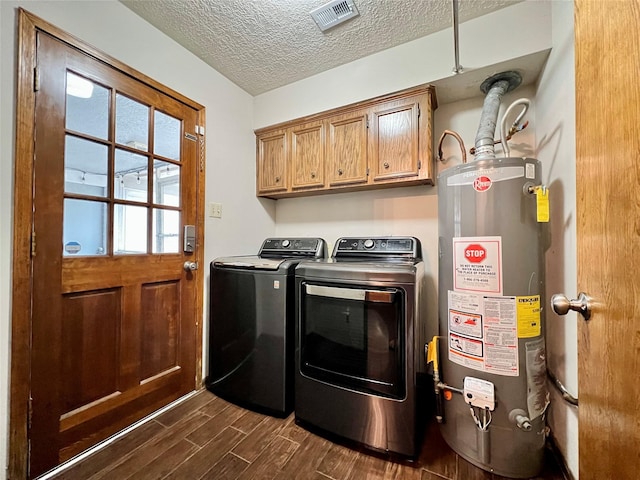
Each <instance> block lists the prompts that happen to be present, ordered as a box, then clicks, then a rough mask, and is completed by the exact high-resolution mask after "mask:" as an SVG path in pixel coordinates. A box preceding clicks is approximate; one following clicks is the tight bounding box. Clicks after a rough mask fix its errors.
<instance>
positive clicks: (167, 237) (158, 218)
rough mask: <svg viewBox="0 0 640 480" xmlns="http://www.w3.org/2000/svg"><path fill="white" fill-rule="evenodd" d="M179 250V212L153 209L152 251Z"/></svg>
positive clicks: (172, 251)
mask: <svg viewBox="0 0 640 480" xmlns="http://www.w3.org/2000/svg"><path fill="white" fill-rule="evenodd" d="M179 251H180V212H179V211H177V210H164V209H162V208H154V209H153V253H178V252H179Z"/></svg>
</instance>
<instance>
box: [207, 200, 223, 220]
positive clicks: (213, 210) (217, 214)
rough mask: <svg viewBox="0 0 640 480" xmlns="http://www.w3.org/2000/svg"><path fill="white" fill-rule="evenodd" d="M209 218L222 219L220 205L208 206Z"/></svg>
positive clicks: (212, 204)
mask: <svg viewBox="0 0 640 480" xmlns="http://www.w3.org/2000/svg"><path fill="white" fill-rule="evenodd" d="M209 216H210V217H211V218H222V204H221V203H210V204H209Z"/></svg>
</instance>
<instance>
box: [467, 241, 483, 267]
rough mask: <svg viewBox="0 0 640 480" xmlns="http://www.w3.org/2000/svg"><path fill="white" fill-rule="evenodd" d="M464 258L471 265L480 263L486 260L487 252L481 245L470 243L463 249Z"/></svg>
mask: <svg viewBox="0 0 640 480" xmlns="http://www.w3.org/2000/svg"><path fill="white" fill-rule="evenodd" d="M464 258H466V259H467V260H468V261H469V262H471V263H480V262H481V261H483V260H484V259H485V258H487V250H485V248H484V247H483V246H482V245H479V244H477V243H472V244H471V245H468V246H467V247H466V248H465V249H464Z"/></svg>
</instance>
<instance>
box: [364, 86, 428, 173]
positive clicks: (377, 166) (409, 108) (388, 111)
mask: <svg viewBox="0 0 640 480" xmlns="http://www.w3.org/2000/svg"><path fill="white" fill-rule="evenodd" d="M425 97H426V96H425ZM420 98H421V97H411V98H406V99H402V100H396V101H393V102H388V103H384V104H382V105H379V106H376V107H374V108H373V110H372V113H371V126H370V129H371V139H372V140H371V143H370V147H371V158H370V161H369V165H370V168H371V170H372V173H371V174H372V177H373V180H374V181H376V182H379V181H385V180H392V179H395V178H407V177H417V176H418V170H419V168H420V165H419V164H420V147H421V145H420V123H419V117H420ZM425 148H426V146H422V149H423V150H425Z"/></svg>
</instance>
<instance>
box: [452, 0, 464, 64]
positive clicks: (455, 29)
mask: <svg viewBox="0 0 640 480" xmlns="http://www.w3.org/2000/svg"><path fill="white" fill-rule="evenodd" d="M452 2H453V5H452V9H451V10H452V14H453V57H454V61H455V65H454V66H453V73H462V65H460V48H459V43H458V0H452Z"/></svg>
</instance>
